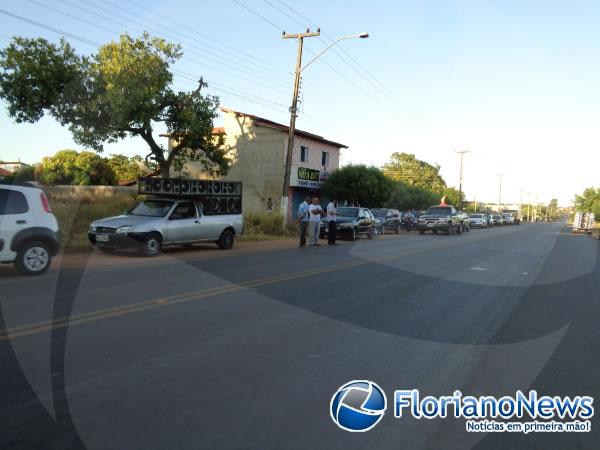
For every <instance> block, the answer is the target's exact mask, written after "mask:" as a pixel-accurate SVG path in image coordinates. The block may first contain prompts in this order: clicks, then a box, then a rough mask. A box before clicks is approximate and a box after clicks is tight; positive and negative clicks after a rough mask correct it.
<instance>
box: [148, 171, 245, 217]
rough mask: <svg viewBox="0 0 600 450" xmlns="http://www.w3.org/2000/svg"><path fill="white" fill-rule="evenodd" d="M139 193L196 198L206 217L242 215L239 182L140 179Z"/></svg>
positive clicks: (240, 185) (240, 186) (240, 184)
mask: <svg viewBox="0 0 600 450" xmlns="http://www.w3.org/2000/svg"><path fill="white" fill-rule="evenodd" d="M138 192H139V193H140V194H147V195H158V196H164V197H187V198H193V199H194V200H195V201H196V202H198V203H199V204H201V206H202V212H203V214H205V215H217V214H241V213H242V183H241V182H239V181H218V180H190V179H187V178H140V179H139V180H138Z"/></svg>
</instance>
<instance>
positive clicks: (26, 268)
mask: <svg viewBox="0 0 600 450" xmlns="http://www.w3.org/2000/svg"><path fill="white" fill-rule="evenodd" d="M51 260H52V257H51V256H50V249H49V248H48V246H47V245H46V244H44V243H43V242H37V241H36V242H29V243H27V244H25V245H24V246H23V247H21V248H20V249H19V251H18V252H17V259H16V260H15V267H16V268H17V270H18V271H19V272H21V273H22V274H23V275H39V274H42V273H44V272H45V271H46V270H48V267H50V261H51Z"/></svg>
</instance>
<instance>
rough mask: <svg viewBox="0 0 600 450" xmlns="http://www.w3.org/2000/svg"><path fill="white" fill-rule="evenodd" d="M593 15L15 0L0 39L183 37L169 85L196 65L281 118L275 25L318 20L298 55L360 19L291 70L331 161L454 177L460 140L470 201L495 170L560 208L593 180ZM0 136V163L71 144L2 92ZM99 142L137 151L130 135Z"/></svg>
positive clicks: (286, 60)
mask: <svg viewBox="0 0 600 450" xmlns="http://www.w3.org/2000/svg"><path fill="white" fill-rule="evenodd" d="M2 11H6V12H9V13H11V14H13V15H17V16H20V17H21V19H18V18H15V17H13V16H9V15H6V14H5V13H3V12H2ZM23 19H25V20H23ZM32 21H33V22H35V23H31V22H32ZM598 23H600V3H599V2H596V1H588V2H584V1H577V0H575V1H571V2H564V1H553V0H546V1H538V0H527V1H517V0H488V1H485V0H477V1H476V0H472V1H466V0H465V1H462V0H410V1H408V0H404V1H391V0H388V1H382V0H375V1H369V2H364V1H355V0H330V1H327V2H324V1H322V0H320V1H318V0H305V1H303V2H292V1H291V0H246V1H244V0H221V1H219V2H208V1H204V0H201V1H191V0H122V1H118V0H48V1H43V0H39V1H38V0H22V1H20V2H5V3H3V4H2V5H1V6H0V46H5V45H6V44H8V42H9V40H10V37H11V36H13V35H20V36H26V37H38V36H41V37H44V38H46V39H49V40H52V41H57V40H58V39H60V36H61V33H68V34H69V35H70V36H71V37H67V40H69V42H71V43H72V44H73V45H74V46H75V47H76V48H77V50H78V51H79V52H80V53H84V54H92V53H94V52H95V51H96V50H97V49H96V47H94V46H93V45H91V44H90V43H89V42H88V43H86V42H81V41H80V40H78V39H77V38H84V40H85V39H87V40H88V41H92V42H97V43H105V42H108V41H110V40H113V39H115V38H116V37H118V35H119V34H120V33H124V32H128V33H130V34H132V35H139V34H140V33H141V32H142V31H144V30H145V31H148V32H149V33H150V34H152V35H157V36H161V37H164V38H166V39H167V40H169V41H171V42H178V43H180V44H182V47H183V50H184V56H183V58H182V59H181V60H180V61H178V62H177V63H176V64H175V66H174V67H173V69H174V70H175V71H176V76H175V79H174V86H175V87H176V88H178V89H182V90H183V89H185V90H189V89H193V88H194V87H195V81H194V80H197V79H199V78H200V76H202V77H203V78H204V79H205V80H207V81H208V83H209V87H208V90H207V91H208V92H210V93H211V94H213V95H218V96H219V97H220V102H221V105H222V106H225V107H228V108H232V109H236V110H240V111H243V112H247V113H251V114H255V115H259V116H262V117H266V118H269V119H271V120H275V121H278V122H281V123H288V122H289V111H288V108H289V105H290V103H291V96H292V88H293V70H294V66H295V62H296V50H297V42H296V40H292V39H282V38H281V32H282V31H284V30H285V31H286V32H288V33H296V32H300V31H304V30H305V29H306V28H307V27H310V28H311V29H313V30H314V29H316V28H317V26H318V27H320V28H321V36H320V37H319V38H310V39H306V40H305V52H304V62H305V63H306V62H308V61H309V60H310V59H312V57H313V56H314V55H315V54H316V53H318V52H319V51H320V50H321V49H323V48H324V47H326V46H327V45H328V44H329V43H330V42H331V41H332V40H334V39H336V38H338V37H341V36H346V35H353V34H357V33H360V32H363V31H366V32H368V33H369V35H370V37H369V38H368V39H350V40H345V41H343V42H340V43H339V44H337V45H336V46H334V47H333V48H332V49H330V50H328V51H327V52H325V53H324V54H323V55H322V56H321V57H320V58H319V59H318V60H317V61H315V63H314V64H311V66H310V67H309V68H307V69H306V71H304V72H303V77H302V87H301V95H300V99H301V110H300V111H301V112H300V116H299V118H298V121H297V127H298V128H299V129H303V130H306V131H310V132H313V133H316V134H319V135H321V136H324V137H326V138H328V139H331V140H335V141H338V142H342V143H344V144H346V145H348V146H349V147H350V148H349V149H347V150H344V151H343V153H342V164H350V163H355V164H357V163H361V164H367V165H375V166H381V165H383V164H385V163H386V162H387V161H388V160H389V158H390V155H391V154H392V153H393V152H407V153H414V154H415V155H416V156H417V157H418V158H419V159H423V160H425V161H428V162H430V163H432V164H439V165H440V166H441V174H442V176H443V177H444V179H445V180H446V182H447V183H448V184H449V185H451V186H458V179H459V157H458V155H457V154H456V153H455V151H458V150H469V151H470V153H467V154H466V155H465V158H464V181H463V189H464V191H465V193H466V195H467V198H468V199H470V200H477V201H486V202H496V201H498V196H499V179H500V177H499V176H498V174H503V176H502V202H506V203H508V202H515V203H517V202H519V201H521V198H522V199H523V200H524V201H527V200H528V199H529V200H531V201H532V202H533V201H539V202H548V201H549V200H550V199H551V198H558V199H559V203H560V204H561V205H567V204H569V203H571V201H572V199H573V197H574V195H575V194H576V193H580V192H582V191H583V189H584V188H586V187H589V186H593V185H595V186H600V151H599V150H600V133H599V130H600V126H599V125H598V124H599V119H600V90H599V89H598V83H599V81H600V27H598V25H597V24H598ZM45 27H51V28H52V29H53V30H54V31H50V30H49V29H48V28H45ZM216 125H218V122H217V124H216ZM0 133H1V135H2V141H1V143H0V160H5V161H6V160H16V159H20V160H22V161H24V162H29V163H33V162H37V161H39V160H40V159H41V158H42V157H43V156H46V155H51V154H53V153H55V152H56V151H57V150H60V149H63V148H75V149H80V150H83V148H82V147H81V146H78V145H77V144H75V143H74V142H73V140H72V138H71V136H70V133H69V131H68V130H67V129H66V128H62V127H61V126H60V125H58V124H57V123H55V122H54V121H53V120H52V119H51V118H47V117H46V118H43V119H42V120H41V121H39V122H38V123H35V124H16V123H14V121H13V120H12V119H11V118H10V117H8V114H7V112H6V104H4V103H2V102H1V101H0ZM105 153H106V154H112V153H123V154H128V155H133V154H142V155H145V154H146V153H147V151H146V147H145V144H144V142H143V141H142V140H141V139H139V138H137V139H126V140H124V141H122V142H119V143H117V144H111V145H107V146H106V148H105Z"/></svg>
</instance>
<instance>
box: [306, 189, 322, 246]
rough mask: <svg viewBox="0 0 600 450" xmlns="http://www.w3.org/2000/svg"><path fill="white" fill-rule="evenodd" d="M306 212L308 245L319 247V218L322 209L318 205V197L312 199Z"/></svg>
mask: <svg viewBox="0 0 600 450" xmlns="http://www.w3.org/2000/svg"><path fill="white" fill-rule="evenodd" d="M308 212H309V214H310V218H309V219H308V245H311V246H315V247H318V246H319V245H320V244H319V232H320V230H319V225H320V224H321V216H323V208H321V205H319V197H313V199H312V203H311V204H310V206H309V207H308Z"/></svg>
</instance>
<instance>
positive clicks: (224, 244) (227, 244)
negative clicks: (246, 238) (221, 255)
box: [217, 230, 233, 250]
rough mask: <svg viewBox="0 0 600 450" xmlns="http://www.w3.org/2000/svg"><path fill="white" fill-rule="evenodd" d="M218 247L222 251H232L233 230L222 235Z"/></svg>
mask: <svg viewBox="0 0 600 450" xmlns="http://www.w3.org/2000/svg"><path fill="white" fill-rule="evenodd" d="M217 245H218V246H219V248H220V249H221V250H230V249H231V247H233V233H232V232H231V230H225V231H223V233H221V237H220V238H219V242H217Z"/></svg>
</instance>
